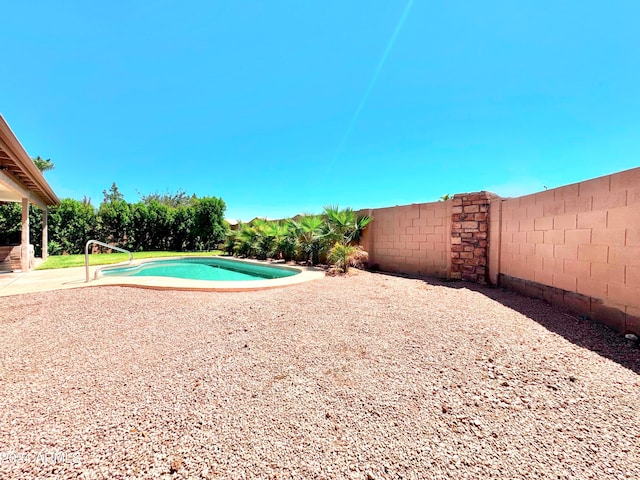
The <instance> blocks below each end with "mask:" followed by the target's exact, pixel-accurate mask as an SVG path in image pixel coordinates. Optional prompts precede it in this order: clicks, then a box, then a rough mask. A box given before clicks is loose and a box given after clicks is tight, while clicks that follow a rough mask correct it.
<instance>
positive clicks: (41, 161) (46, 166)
mask: <svg viewBox="0 0 640 480" xmlns="http://www.w3.org/2000/svg"><path fill="white" fill-rule="evenodd" d="M31 160H33V163H35V164H36V167H38V170H40V171H41V172H42V173H44V172H46V171H47V170H53V169H54V168H55V165H54V164H53V162H52V161H51V159H50V158H42V157H41V156H40V155H38V156H37V157H35V158H32V159H31Z"/></svg>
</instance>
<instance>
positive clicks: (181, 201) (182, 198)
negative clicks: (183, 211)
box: [141, 189, 198, 208]
mask: <svg viewBox="0 0 640 480" xmlns="http://www.w3.org/2000/svg"><path fill="white" fill-rule="evenodd" d="M197 198H198V197H196V195H195V194H193V195H191V196H190V195H187V192H185V191H184V190H182V189H180V190H178V191H177V192H176V193H171V192H167V193H157V192H156V193H151V194H149V195H144V196H142V198H141V201H142V202H143V203H145V204H150V203H151V202H158V203H162V204H164V205H167V206H168V207H173V208H178V207H183V206H188V205H191V204H193V203H194V202H195V201H196V200H197Z"/></svg>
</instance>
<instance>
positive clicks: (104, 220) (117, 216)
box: [97, 184, 133, 249]
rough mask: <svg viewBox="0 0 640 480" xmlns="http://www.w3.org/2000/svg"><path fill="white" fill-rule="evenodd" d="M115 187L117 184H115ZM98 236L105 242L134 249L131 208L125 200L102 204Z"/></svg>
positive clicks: (98, 220)
mask: <svg viewBox="0 0 640 480" xmlns="http://www.w3.org/2000/svg"><path fill="white" fill-rule="evenodd" d="M114 185H115V184H114ZM97 224H98V225H97V232H98V236H99V237H100V238H101V239H103V241H105V242H107V243H109V242H112V243H115V244H117V245H121V246H124V247H125V248H127V247H128V248H129V249H131V248H132V244H131V241H132V240H133V235H131V233H132V228H131V227H132V225H133V219H132V217H131V207H130V205H129V204H128V203H127V202H125V201H124V200H117V199H116V200H111V201H106V202H103V203H101V204H100V208H99V209H98V218H97Z"/></svg>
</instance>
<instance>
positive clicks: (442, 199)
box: [440, 193, 453, 202]
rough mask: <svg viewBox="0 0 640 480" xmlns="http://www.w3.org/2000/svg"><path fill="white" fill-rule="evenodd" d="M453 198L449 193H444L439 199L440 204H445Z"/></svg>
mask: <svg viewBox="0 0 640 480" xmlns="http://www.w3.org/2000/svg"><path fill="white" fill-rule="evenodd" d="M452 198H453V197H452V196H451V194H449V193H445V194H444V195H442V196H441V197H440V201H441V202H446V201H447V200H451V199H452Z"/></svg>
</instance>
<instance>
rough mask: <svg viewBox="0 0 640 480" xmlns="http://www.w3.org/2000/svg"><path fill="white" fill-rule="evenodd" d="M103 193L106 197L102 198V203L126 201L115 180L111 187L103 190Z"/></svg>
mask: <svg viewBox="0 0 640 480" xmlns="http://www.w3.org/2000/svg"><path fill="white" fill-rule="evenodd" d="M102 195H104V199H103V200H102V203H113V202H120V201H124V195H123V194H122V193H121V192H120V190H119V189H118V186H117V185H116V182H113V183H112V184H111V188H109V190H108V191H107V190H103V191H102Z"/></svg>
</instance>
